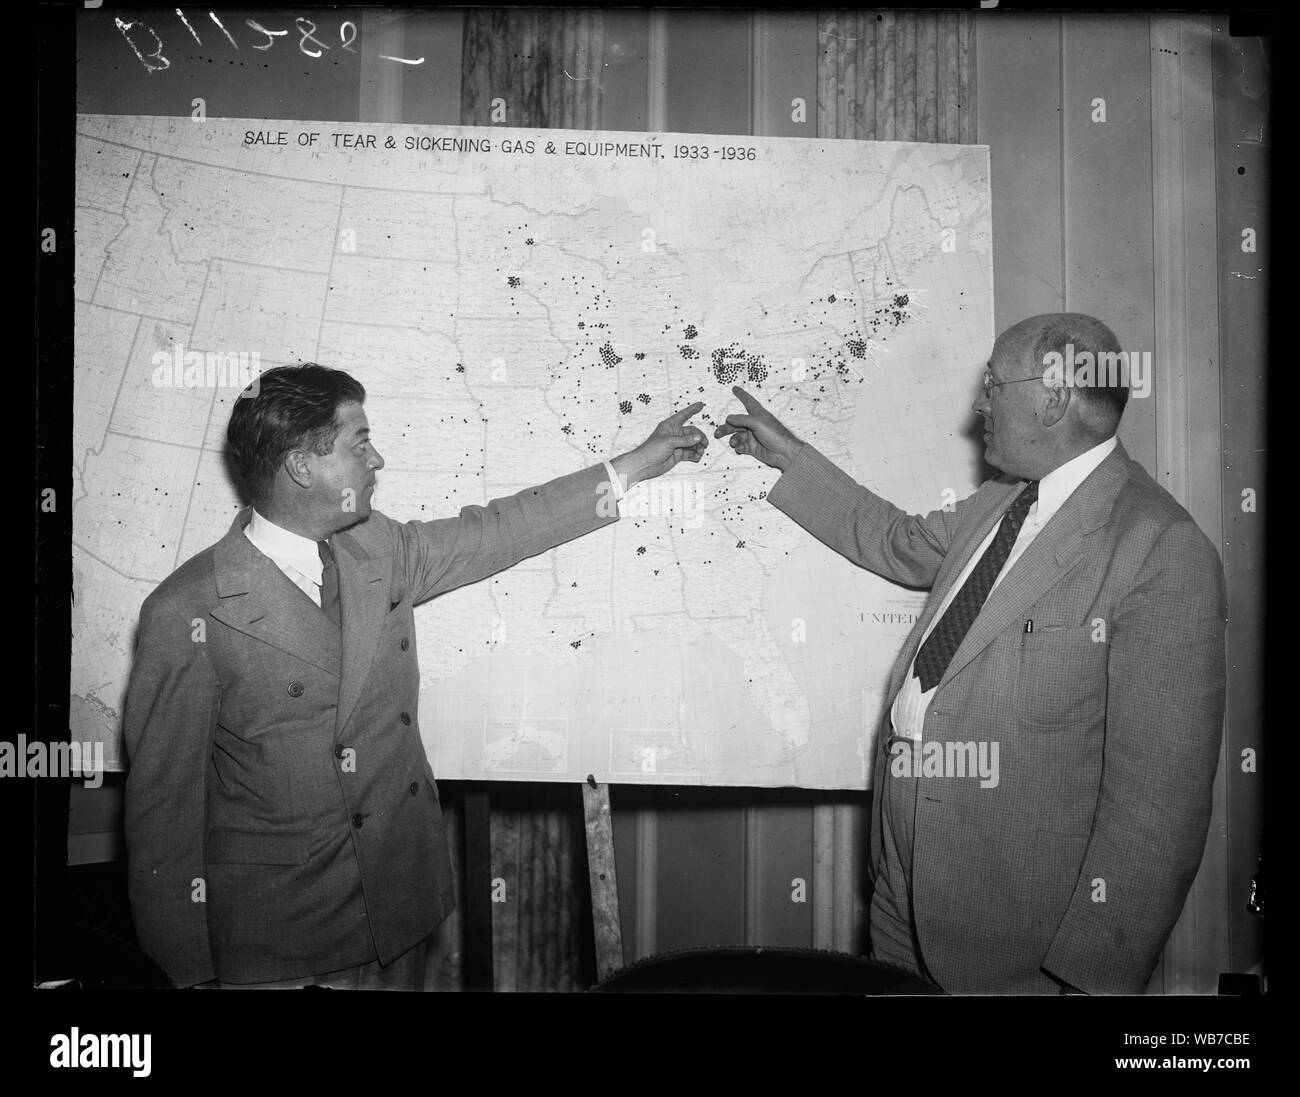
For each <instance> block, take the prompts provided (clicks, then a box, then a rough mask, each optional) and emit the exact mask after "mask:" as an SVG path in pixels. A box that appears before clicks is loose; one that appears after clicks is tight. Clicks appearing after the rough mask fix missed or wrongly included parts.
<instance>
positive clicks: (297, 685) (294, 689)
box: [285, 682, 306, 697]
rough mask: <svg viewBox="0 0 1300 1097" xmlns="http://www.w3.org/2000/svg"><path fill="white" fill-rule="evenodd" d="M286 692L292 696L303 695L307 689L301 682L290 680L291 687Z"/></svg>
mask: <svg viewBox="0 0 1300 1097" xmlns="http://www.w3.org/2000/svg"><path fill="white" fill-rule="evenodd" d="M285 692H287V693H288V694H289V696H290V697H301V696H302V695H303V694H304V693H305V692H306V689H305V688H304V687H303V684H302V683H301V682H290V683H289V688H288V689H287V690H286V691H285Z"/></svg>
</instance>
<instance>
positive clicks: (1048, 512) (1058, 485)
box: [1032, 434, 1119, 526]
mask: <svg viewBox="0 0 1300 1097" xmlns="http://www.w3.org/2000/svg"><path fill="white" fill-rule="evenodd" d="M1117 445H1119V439H1118V438H1116V437H1115V435H1113V434H1112V435H1111V436H1110V437H1109V438H1107V439H1106V441H1104V442H1100V443H1098V444H1097V445H1095V446H1093V447H1092V449H1086V450H1084V451H1083V452H1082V453H1081V454H1079V455H1078V456H1077V457H1071V458H1070V460H1068V461H1066V462H1065V464H1063V465H1058V466H1057V467H1056V468H1054V469H1052V471H1051V472H1049V473H1048V474H1047V475H1046V476H1044V477H1043V478H1042V479H1041V480H1040V481H1039V482H1038V502H1037V503H1035V504H1034V506H1035V508H1036V509H1037V513H1036V514H1035V515H1034V516H1033V518H1032V521H1033V523H1034V524H1035V525H1036V526H1042V525H1045V524H1046V523H1047V522H1048V521H1050V520H1051V517H1052V515H1053V514H1055V513H1056V512H1057V511H1058V510H1060V509H1061V505H1062V504H1063V503H1064V502H1065V501H1066V500H1067V499H1068V498H1069V497H1070V496H1071V495H1073V494H1074V492H1075V491H1076V490H1077V489H1078V487H1079V485H1080V484H1082V483H1083V482H1084V481H1085V480H1086V479H1088V477H1089V476H1091V475H1092V473H1093V472H1094V470H1095V469H1096V468H1097V466H1098V465H1100V464H1101V463H1102V462H1103V461H1104V460H1106V458H1107V457H1109V456H1110V455H1111V453H1112V452H1113V451H1114V449H1115V447H1116V446H1117Z"/></svg>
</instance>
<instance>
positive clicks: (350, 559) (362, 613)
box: [330, 533, 392, 731]
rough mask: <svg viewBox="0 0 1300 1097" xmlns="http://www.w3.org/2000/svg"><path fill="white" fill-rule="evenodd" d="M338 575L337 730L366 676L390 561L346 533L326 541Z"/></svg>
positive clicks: (384, 608)
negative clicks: (340, 650)
mask: <svg viewBox="0 0 1300 1097" xmlns="http://www.w3.org/2000/svg"><path fill="white" fill-rule="evenodd" d="M330 546H331V547H332V548H333V550H334V559H335V563H336V564H337V566H338V575H339V606H340V610H341V612H342V615H343V678H342V681H341V683H340V685H339V706H338V729H339V730H340V731H341V730H342V729H343V728H344V727H345V726H346V725H347V722H348V719H349V717H351V715H352V710H353V709H354V708H356V705H357V701H358V700H359V699H360V698H361V690H362V688H363V687H364V686H365V684H366V678H367V677H368V676H369V675H370V667H371V665H372V664H373V663H374V661H375V651H376V648H377V646H378V643H379V633H380V631H381V630H382V628H383V624H384V614H385V613H387V612H388V608H389V604H388V591H389V580H390V577H391V575H392V560H391V558H389V557H386V556H372V555H370V553H368V552H367V551H366V550H365V549H364V548H363V547H362V545H361V544H360V542H359V541H358V540H357V539H356V538H355V537H351V536H348V535H347V534H346V533H340V534H335V535H334V537H333V538H332V539H331V540H330Z"/></svg>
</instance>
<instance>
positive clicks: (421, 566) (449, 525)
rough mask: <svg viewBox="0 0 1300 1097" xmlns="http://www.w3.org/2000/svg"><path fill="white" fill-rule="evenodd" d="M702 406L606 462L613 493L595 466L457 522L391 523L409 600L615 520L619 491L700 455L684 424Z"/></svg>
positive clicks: (700, 441) (694, 434) (693, 433)
mask: <svg viewBox="0 0 1300 1097" xmlns="http://www.w3.org/2000/svg"><path fill="white" fill-rule="evenodd" d="M703 407H704V405H703V404H702V403H695V404H691V405H690V406H689V407H686V408H683V409H682V410H681V411H678V412H674V413H673V414H672V415H670V416H668V417H667V418H666V419H664V420H663V421H662V422H661V423H659V425H658V426H656V427H655V429H654V431H653V432H651V434H650V437H649V438H647V439H646V440H645V441H644V442H643V443H641V445H639V446H637V447H636V449H634V450H630V451H629V452H627V453H624V454H620V455H619V456H617V457H615V458H614V459H613V460H612V461H611V462H609V463H610V464H612V465H613V467H614V471H615V473H616V475H617V477H618V478H619V479H620V480H622V481H623V484H622V485H620V486H618V487H616V486H615V485H614V484H612V483H611V482H610V479H609V473H608V471H607V470H606V467H605V464H604V463H602V464H599V465H593V466H591V467H590V468H587V469H583V470H582V471H581V472H574V473H570V474H569V475H567V476H561V477H558V478H557V479H554V480H551V481H549V482H548V483H545V484H540V485H538V486H537V487H533V488H525V489H524V490H523V491H521V492H517V493H516V494H514V495H509V496H505V497H503V498H501V499H493V500H492V501H491V502H490V503H488V504H487V505H486V506H467V507H462V508H461V511H460V515H459V516H458V517H456V518H440V519H436V520H435V521H432V522H406V523H394V524H393V531H394V535H395V538H396V551H397V552H399V553H400V555H401V557H402V560H403V563H404V565H405V572H406V574H407V575H408V576H410V578H411V585H412V590H413V599H414V601H415V602H416V603H417V604H418V603H420V602H423V601H425V600H427V599H429V598H432V597H434V596H435V595H438V594H442V593H444V592H446V591H449V590H453V589H455V588H456V587H460V586H464V585H465V584H467V583H474V582H477V581H478V580H480V579H483V578H486V577H487V576H489V575H494V574H495V573H497V572H499V571H502V570H504V569H505V568H508V567H510V566H511V565H513V564H516V563H518V562H519V561H520V560H523V559H526V558H527V557H529V556H535V555H537V554H538V553H539V552H545V551H546V550H547V549H550V548H554V547H555V546H556V545H560V544H563V543H564V542H566V541H571V540H573V539H574V538H575V537H580V536H582V535H583V534H585V533H590V532H591V531H592V530H594V529H599V528H600V527H601V526H605V525H609V524H610V523H611V522H614V521H617V519H618V506H617V502H616V499H617V497H618V496H619V495H621V494H622V490H621V489H622V487H626V488H631V487H632V486H633V485H634V484H636V483H638V482H639V481H641V480H648V479H652V478H654V477H656V476H662V475H663V474H664V473H665V472H667V471H668V470H670V469H671V468H673V467H674V466H676V465H677V464H678V463H680V462H681V461H692V462H698V461H699V460H700V458H701V457H702V456H703V455H704V450H705V448H706V447H707V446H708V444H709V441H708V439H707V438H706V437H705V436H704V434H703V432H702V431H700V430H699V429H698V428H696V427H692V426H688V425H687V420H689V419H690V418H691V416H693V415H695V414H696V413H697V412H698V411H700V409H701V408H703Z"/></svg>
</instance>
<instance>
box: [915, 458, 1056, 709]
mask: <svg viewBox="0 0 1300 1097" xmlns="http://www.w3.org/2000/svg"><path fill="white" fill-rule="evenodd" d="M1037 498H1038V481H1037V480H1030V481H1029V483H1028V485H1027V486H1026V488H1025V490H1024V491H1022V492H1021V493H1020V494H1019V495H1018V496H1016V501H1015V502H1014V503H1012V504H1011V506H1010V507H1008V508H1007V512H1006V513H1005V514H1004V515H1003V516H1002V524H1001V525H1000V526H999V527H998V532H997V533H996V534H995V535H994V537H993V540H992V541H991V542H990V543H989V547H988V548H987V549H985V550H984V555H983V556H981V557H980V559H979V563H978V564H976V565H975V568H974V570H973V571H971V573H970V575H969V576H967V577H966V582H964V583H963V584H962V587H961V590H959V591H958V592H957V597H956V598H954V599H953V600H952V602H951V603H950V604H949V606H948V608H947V610H945V611H944V615H943V617H942V618H940V620H939V623H938V624H937V625H935V627H934V630H933V631H932V632H931V633H930V635H929V636H928V637H927V638H926V641H925V643H924V644H922V645H921V650H920V651H918V652H917V653H916V664H915V665H916V676H917V677H918V678H919V679H920V680H921V689H922V691H923V692H924V691H928V690H931V689H933V688H934V687H935V686H937V685H938V684H939V682H940V681H941V680H942V679H943V675H944V672H945V671H946V670H947V669H948V664H949V663H951V662H952V657H953V656H954V655H956V654H957V649H958V648H959V647H961V642H962V640H963V639H965V637H966V633H967V632H968V631H970V627H971V624H972V623H973V622H974V621H975V618H976V617H978V616H979V612H980V608H981V607H982V606H983V605H984V600H985V599H986V598H987V597H988V596H989V591H991V590H992V589H993V581H994V580H995V579H996V578H997V577H998V572H1000V571H1001V570H1002V566H1003V565H1004V564H1005V563H1006V562H1007V557H1008V556H1010V555H1011V546H1012V545H1014V544H1015V543H1016V537H1017V536H1018V535H1019V534H1020V527H1021V526H1022V525H1024V522H1025V515H1027V514H1028V513H1029V508H1030V506H1031V505H1032V504H1033V502H1034V500H1035V499H1037Z"/></svg>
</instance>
